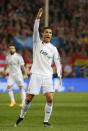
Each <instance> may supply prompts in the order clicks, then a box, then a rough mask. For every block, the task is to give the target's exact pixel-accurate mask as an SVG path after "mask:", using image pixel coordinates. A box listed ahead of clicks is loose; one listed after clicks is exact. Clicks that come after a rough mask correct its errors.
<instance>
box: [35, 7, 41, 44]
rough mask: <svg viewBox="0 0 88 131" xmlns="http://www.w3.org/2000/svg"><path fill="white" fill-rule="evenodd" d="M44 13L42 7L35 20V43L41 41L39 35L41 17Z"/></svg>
mask: <svg viewBox="0 0 88 131" xmlns="http://www.w3.org/2000/svg"><path fill="white" fill-rule="evenodd" d="M42 13H43V9H42V8H40V9H39V11H38V14H37V17H36V20H35V24H34V32H33V43H37V42H39V41H40V36H39V21H40V18H41V16H42Z"/></svg>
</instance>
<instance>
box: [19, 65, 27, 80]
mask: <svg viewBox="0 0 88 131" xmlns="http://www.w3.org/2000/svg"><path fill="white" fill-rule="evenodd" d="M21 68H22V71H23V74H24V76H25V77H26V78H27V77H28V75H27V71H26V68H25V66H24V65H21Z"/></svg>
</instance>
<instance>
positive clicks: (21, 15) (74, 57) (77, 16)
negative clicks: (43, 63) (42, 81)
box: [0, 0, 88, 92]
mask: <svg viewBox="0 0 88 131" xmlns="http://www.w3.org/2000/svg"><path fill="white" fill-rule="evenodd" d="M40 7H42V8H44V15H43V17H42V19H41V22H40V33H41V30H42V27H43V26H44V25H47V24H49V26H51V27H52V29H53V38H52V43H53V44H54V45H55V46H56V47H57V48H58V51H59V53H60V56H61V62H62V70H63V71H62V74H63V85H64V86H66V89H62V90H64V91H68V90H69V88H70V89H72V91H88V89H87V87H88V84H87V82H86V80H87V79H85V78H87V77H88V69H86V70H85V71H84V72H79V69H80V67H81V66H82V65H85V64H88V8H87V7H88V0H58V1H57V0H46V1H45V0H37V1H36V0H0V74H1V75H0V78H1V79H0V85H1V87H2V88H3V81H5V80H3V79H2V71H3V68H4V66H5V58H6V55H7V54H8V48H7V46H8V44H9V43H10V42H11V41H12V40H13V41H14V43H15V45H16V48H17V52H19V53H20V54H21V55H22V56H23V58H24V61H25V66H26V68H27V70H28V72H30V68H31V65H32V34H33V24H34V20H35V17H36V13H37V11H38V9H39V8H40ZM52 66H53V70H54V77H57V76H56V67H55V64H54V63H53V64H52ZM65 78H66V79H65ZM67 78H69V79H67ZM70 78H71V80H70ZM72 78H73V79H72ZM80 78H81V81H80ZM82 78H83V79H82ZM69 80H70V84H69V85H68V86H67V84H65V83H66V82H67V83H69ZM76 80H79V81H80V83H79V86H80V88H79V90H75V88H76V89H77V87H76V85H74V84H76V83H77V82H76ZM57 81H58V80H57V79H56V80H54V85H56V87H55V88H57V86H58V82H57ZM84 83H85V84H86V85H85V86H83V85H84ZM4 85H5V82H4ZM63 85H62V86H63ZM5 87H6V86H5ZM64 88H65V87H64ZM85 88H86V89H85ZM1 90H2V89H1ZM3 90H4V88H3ZM4 91H5V90H4ZM4 91H3V92H4ZM70 91H71V90H70Z"/></svg>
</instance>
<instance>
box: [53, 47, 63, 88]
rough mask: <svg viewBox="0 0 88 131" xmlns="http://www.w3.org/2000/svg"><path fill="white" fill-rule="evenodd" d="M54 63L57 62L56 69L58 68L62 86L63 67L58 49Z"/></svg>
mask: <svg viewBox="0 0 88 131" xmlns="http://www.w3.org/2000/svg"><path fill="white" fill-rule="evenodd" d="M54 62H55V65H56V68H57V74H58V78H59V84H60V86H61V83H62V79H61V73H62V67H61V63H60V55H59V53H58V51H57V49H56V48H55V52H54Z"/></svg>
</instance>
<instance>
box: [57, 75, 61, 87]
mask: <svg viewBox="0 0 88 131" xmlns="http://www.w3.org/2000/svg"><path fill="white" fill-rule="evenodd" d="M58 78H59V84H60V86H61V83H62V80H61V76H58Z"/></svg>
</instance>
